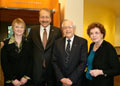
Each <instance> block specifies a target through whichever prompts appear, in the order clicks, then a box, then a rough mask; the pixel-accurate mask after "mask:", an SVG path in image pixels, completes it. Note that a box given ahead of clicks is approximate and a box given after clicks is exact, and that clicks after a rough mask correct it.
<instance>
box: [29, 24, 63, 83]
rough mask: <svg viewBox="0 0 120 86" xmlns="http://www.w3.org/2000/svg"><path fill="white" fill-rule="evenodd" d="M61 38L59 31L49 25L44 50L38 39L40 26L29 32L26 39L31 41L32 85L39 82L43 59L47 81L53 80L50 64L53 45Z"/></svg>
mask: <svg viewBox="0 0 120 86" xmlns="http://www.w3.org/2000/svg"><path fill="white" fill-rule="evenodd" d="M61 36H62V33H61V30H60V29H59V28H57V27H54V26H52V25H51V26H50V34H49V38H48V41H47V45H46V49H44V48H43V44H42V41H41V37H40V25H38V26H35V27H33V28H32V30H31V31H30V34H29V36H28V38H29V40H31V42H32V44H33V81H34V83H40V82H41V79H42V69H43V68H42V63H43V59H45V61H46V72H47V74H46V76H47V80H48V81H51V80H52V79H53V77H54V72H53V67H52V64H51V57H52V52H53V45H54V42H55V40H56V39H58V38H60V37H61Z"/></svg>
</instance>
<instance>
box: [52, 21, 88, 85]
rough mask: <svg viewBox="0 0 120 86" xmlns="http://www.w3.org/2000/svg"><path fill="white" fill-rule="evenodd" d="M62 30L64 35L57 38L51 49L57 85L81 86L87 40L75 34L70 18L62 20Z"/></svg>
mask: <svg viewBox="0 0 120 86" xmlns="http://www.w3.org/2000/svg"><path fill="white" fill-rule="evenodd" d="M62 31H63V34H64V36H65V37H64V38H60V39H58V40H57V41H56V42H55V45H54V49H53V65H54V69H55V72H56V76H57V80H58V85H57V86H82V76H83V72H84V69H85V65H86V59H87V51H88V50H87V41H86V40H85V39H83V38H81V37H78V36H76V35H75V25H74V24H73V22H72V21H71V20H64V21H63V23H62Z"/></svg>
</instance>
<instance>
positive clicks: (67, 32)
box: [62, 21, 75, 38]
mask: <svg viewBox="0 0 120 86" xmlns="http://www.w3.org/2000/svg"><path fill="white" fill-rule="evenodd" d="M62 31H63V34H64V36H65V37H67V38H71V37H73V35H74V32H75V27H74V26H73V22H72V21H64V23H63V26H62Z"/></svg>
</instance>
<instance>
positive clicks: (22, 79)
mask: <svg viewBox="0 0 120 86" xmlns="http://www.w3.org/2000/svg"><path fill="white" fill-rule="evenodd" d="M27 81H28V79H26V78H24V77H22V78H21V80H20V82H21V85H24V84H25V83H27Z"/></svg>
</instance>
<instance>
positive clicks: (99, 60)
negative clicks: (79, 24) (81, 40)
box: [86, 23, 120, 86]
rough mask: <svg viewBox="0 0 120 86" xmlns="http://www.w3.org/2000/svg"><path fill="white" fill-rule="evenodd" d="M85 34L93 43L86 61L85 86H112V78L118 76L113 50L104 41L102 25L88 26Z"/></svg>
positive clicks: (116, 58)
mask: <svg viewBox="0 0 120 86" xmlns="http://www.w3.org/2000/svg"><path fill="white" fill-rule="evenodd" d="M87 33H88V35H89V37H90V38H91V40H92V41H93V43H92V44H91V45H90V50H89V55H88V60H87V72H86V79H87V82H86V83H87V85H86V86H113V85H114V83H113V81H114V76H115V75H118V74H120V62H119V59H118V56H117V53H116V51H115V48H114V47H113V46H112V45H111V44H110V43H109V42H107V41H105V40H104V37H105V29H104V26H103V25H102V24H100V23H92V24H90V25H89V26H88V30H87Z"/></svg>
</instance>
